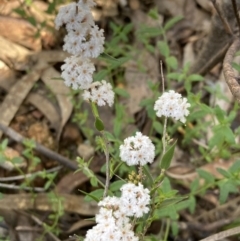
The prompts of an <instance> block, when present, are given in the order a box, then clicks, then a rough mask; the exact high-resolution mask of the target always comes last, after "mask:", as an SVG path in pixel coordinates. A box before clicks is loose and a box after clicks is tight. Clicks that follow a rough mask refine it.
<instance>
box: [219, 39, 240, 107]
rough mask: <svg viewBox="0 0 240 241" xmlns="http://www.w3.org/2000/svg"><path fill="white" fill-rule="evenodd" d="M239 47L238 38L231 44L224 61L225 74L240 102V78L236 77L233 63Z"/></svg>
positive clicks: (230, 87)
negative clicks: (239, 79) (239, 80)
mask: <svg viewBox="0 0 240 241" xmlns="http://www.w3.org/2000/svg"><path fill="white" fill-rule="evenodd" d="M239 48H240V41H239V39H238V38H237V39H235V41H234V42H233V44H232V45H231V46H230V48H229V49H228V51H227V53H226V55H225V58H224V61H223V74H224V77H225V80H226V82H227V84H228V87H229V89H230V90H231V92H232V94H233V96H234V98H235V99H236V100H237V101H238V102H239V103H240V85H239V83H238V79H237V78H236V77H235V74H234V71H233V68H232V65H231V64H232V61H233V58H234V55H235V53H236V52H237V50H238V49H239Z"/></svg>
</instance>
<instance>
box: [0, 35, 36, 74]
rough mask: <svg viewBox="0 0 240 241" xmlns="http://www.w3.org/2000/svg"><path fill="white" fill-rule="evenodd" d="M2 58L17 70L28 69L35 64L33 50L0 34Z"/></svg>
mask: <svg viewBox="0 0 240 241" xmlns="http://www.w3.org/2000/svg"><path fill="white" fill-rule="evenodd" d="M0 49H1V51H0V59H1V60H2V61H3V62H5V63H6V64H7V65H8V66H10V67H11V68H13V69H16V70H27V69H29V67H30V66H31V65H32V64H33V59H32V58H31V56H30V54H31V52H30V51H29V50H27V49H26V48H24V47H22V46H20V45H18V44H15V43H12V42H11V41H9V40H7V39H6V38H4V37H1V36H0Z"/></svg>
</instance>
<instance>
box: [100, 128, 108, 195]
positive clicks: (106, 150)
mask: <svg viewBox="0 0 240 241" xmlns="http://www.w3.org/2000/svg"><path fill="white" fill-rule="evenodd" d="M101 133H102V137H103V140H104V143H105V149H104V154H105V156H106V181H105V188H104V193H103V198H105V197H106V196H107V193H108V189H109V185H110V158H109V157H110V155H109V148H108V147H109V144H108V140H107V138H106V136H105V132H104V131H102V132H101Z"/></svg>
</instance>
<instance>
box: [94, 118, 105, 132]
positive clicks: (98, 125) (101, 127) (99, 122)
mask: <svg viewBox="0 0 240 241" xmlns="http://www.w3.org/2000/svg"><path fill="white" fill-rule="evenodd" d="M95 128H96V129H97V130H98V131H103V130H104V124H103V122H102V120H101V119H100V118H96V119H95Z"/></svg>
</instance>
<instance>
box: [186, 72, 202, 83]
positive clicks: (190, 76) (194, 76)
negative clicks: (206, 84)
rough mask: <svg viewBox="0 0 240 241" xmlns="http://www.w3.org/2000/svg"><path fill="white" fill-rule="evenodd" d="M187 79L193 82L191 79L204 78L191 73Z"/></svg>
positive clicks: (198, 79)
mask: <svg viewBox="0 0 240 241" xmlns="http://www.w3.org/2000/svg"><path fill="white" fill-rule="evenodd" d="M187 80H188V81H191V82H193V81H203V80H204V78H203V77H202V76H201V75H199V74H191V75H189V76H188V77H187Z"/></svg>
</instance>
